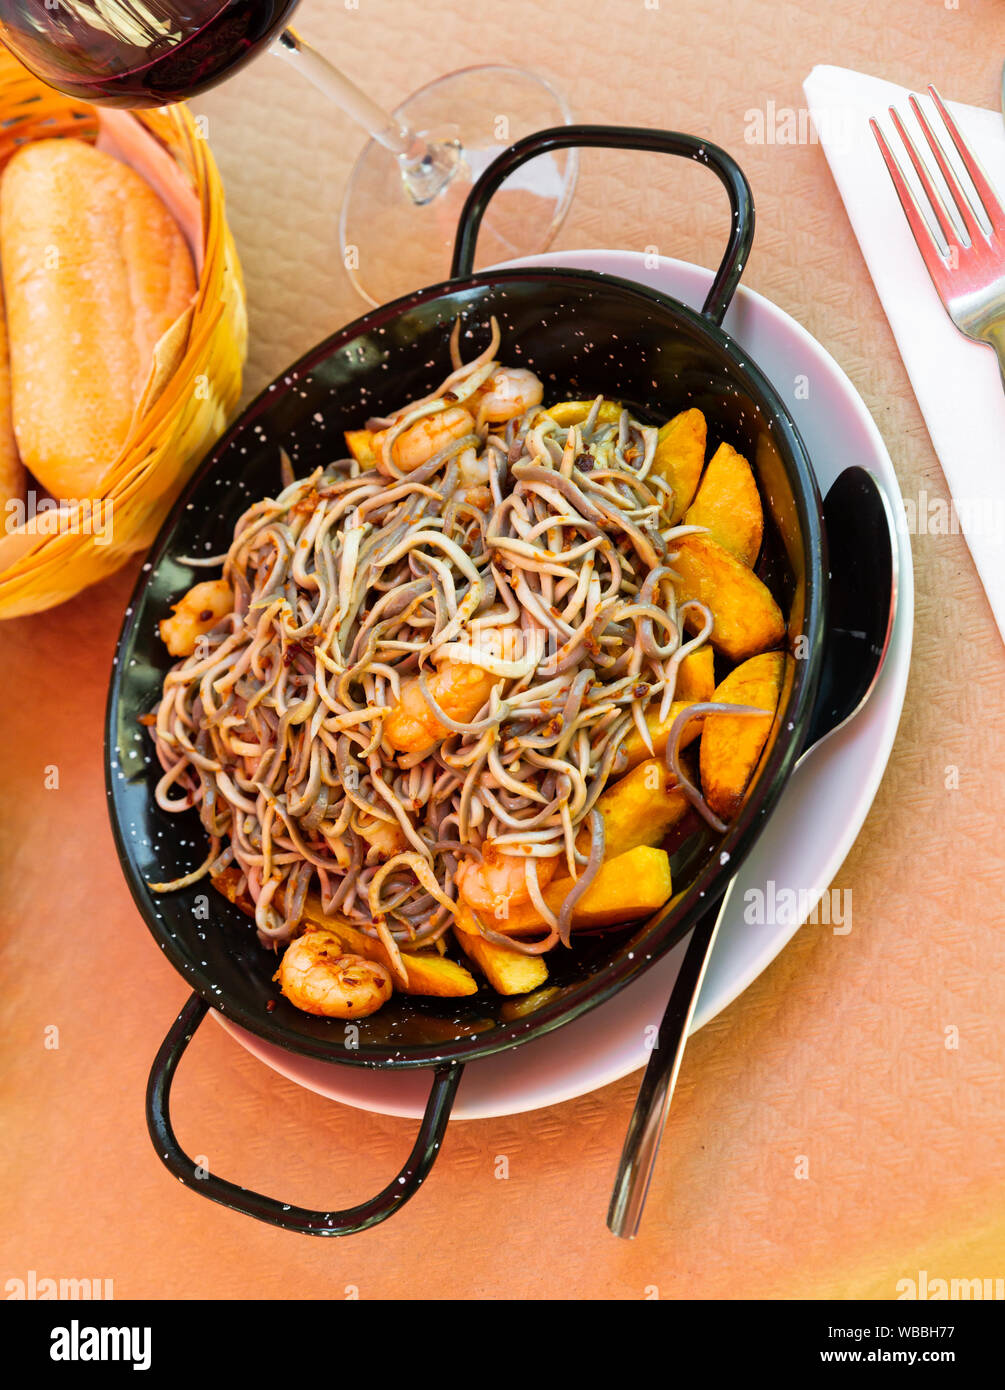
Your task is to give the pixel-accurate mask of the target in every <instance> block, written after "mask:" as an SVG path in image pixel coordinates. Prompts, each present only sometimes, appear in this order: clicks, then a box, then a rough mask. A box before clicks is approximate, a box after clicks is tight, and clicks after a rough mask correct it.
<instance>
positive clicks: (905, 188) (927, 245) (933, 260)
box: [869, 119, 949, 297]
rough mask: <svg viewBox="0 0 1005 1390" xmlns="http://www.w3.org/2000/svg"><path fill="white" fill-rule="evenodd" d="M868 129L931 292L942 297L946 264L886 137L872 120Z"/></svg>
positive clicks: (945, 278) (945, 279)
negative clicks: (911, 235)
mask: <svg viewBox="0 0 1005 1390" xmlns="http://www.w3.org/2000/svg"><path fill="white" fill-rule="evenodd" d="M869 126H870V129H871V130H872V133H873V135H875V137H876V143H877V144H878V145H879V148H880V152H881V154H882V156H883V159H884V160H885V161H886V167H887V169H888V171H889V174H890V178H891V179H892V180H893V186H894V188H895V189H896V190H897V197H898V198H899V199H900V206H901V207H902V208H903V209H904V216H905V217H906V218H907V221H908V224H909V226H910V228H911V231H912V232H913V233H914V240H915V241H916V242H917V243H918V250H919V251H920V252H921V255H922V258H923V259H924V262H925V265H926V266H927V267H928V273H929V275H930V276H931V277H932V282H933V284H934V285H935V288H936V289H937V290H938V292H939V294H940V295H942V294H943V286H944V285H945V284H946V281H947V277H948V273H949V272H948V269H947V266H946V262H945V261H944V260H943V259H942V253H941V252H940V250H939V248H938V246H937V245H936V244H935V238H934V237H933V236H932V230H931V228H930V227H929V225H928V222H927V221H926V219H925V214H924V213H923V212H922V211H921V207H920V206H919V204H918V200H917V198H915V196H914V193H913V192H912V190H911V185H910V184H909V183H908V182H907V180H906V179H905V178H904V175H903V172H902V171H901V167H900V165H899V164H898V163H897V156H896V155H895V154H894V152H893V150H892V149H891V148H890V146H889V144H888V143H887V139H886V136H885V135H884V134H883V132H882V131H881V130H880V128H879V125H878V124H877V122H876V121H875V120H873V119H870V121H869ZM943 297H944V296H943Z"/></svg>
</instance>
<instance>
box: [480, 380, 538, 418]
mask: <svg viewBox="0 0 1005 1390" xmlns="http://www.w3.org/2000/svg"><path fill="white" fill-rule="evenodd" d="M543 399H544V385H543V383H542V382H541V380H540V378H539V377H536V376H535V375H534V373H533V372H531V371H528V370H527V368H526V367H500V368H499V370H498V371H496V372H493V374H492V376H490V377H489V379H488V381H487V382H486V383H485V386H484V387H483V388H482V394H481V395H480V396H479V398H478V425H479V428H480V427H481V426H482V425H483V424H484V423H485V422H486V420H487V421H489V422H490V423H491V424H494V425H495V424H502V423H503V421H505V420H514V419H516V417H517V416H518V415H523V414H525V413H526V412H527V411H528V410H531V409H532V408H533V407H534V406H536V405H540V404H541V401H542V400H543Z"/></svg>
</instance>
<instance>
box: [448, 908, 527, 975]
mask: <svg viewBox="0 0 1005 1390" xmlns="http://www.w3.org/2000/svg"><path fill="white" fill-rule="evenodd" d="M454 936H455V938H456V939H457V944H458V945H459V946H460V947H461V950H462V951H464V953H465V954H466V955H468V956H470V957H471V959H472V960H473V961H474V962H475V964H476V965H478V966H480V967H481V971H482V974H483V975H484V976H485V978H486V980H488V982H489V984H490V985H491V986H492V988H493V989H494V990H495V991H496V993H497V994H529V993H530V992H531V990H532V989H537V987H538V986H539V985H543V984H544V982H545V980H547V978H548V967H547V965H545V963H544V958H543V956H525V955H524V954H523V952H522V951H517V950H516V949H515V948H514V947H512V946H500V945H498V944H497V943H496V942H495V941H486V940H485V938H484V937H483V936H482V935H481V934H480V933H479V931H478V928H477V926H476V925H475V918H474V914H473V913H472V911H471V909H470V908H469V907H467V906H466V905H465V904H463V903H462V904H461V906H460V908H459V910H458V913H457V916H456V918H455V919H454Z"/></svg>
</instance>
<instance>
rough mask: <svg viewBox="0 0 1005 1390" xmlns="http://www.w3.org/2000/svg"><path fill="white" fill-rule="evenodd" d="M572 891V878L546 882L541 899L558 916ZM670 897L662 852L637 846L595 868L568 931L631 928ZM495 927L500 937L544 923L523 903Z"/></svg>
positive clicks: (536, 927)
mask: <svg viewBox="0 0 1005 1390" xmlns="http://www.w3.org/2000/svg"><path fill="white" fill-rule="evenodd" d="M573 887H574V884H573V881H572V879H571V878H561V879H558V878H556V879H553V880H552V881H551V883H550V884H549V885H548V887H547V888H546V889H545V890H544V893H543V895H542V896H543V897H544V901H545V902H546V903H547V905H548V907H549V908H551V910H552V912H555V913H557V912H558V911H559V909H560V908H561V906H562V904H563V903H564V902H565V899H566V898H567V896H568V895H569V893H570V892H571V891H572V888H573ZM672 892H673V886H672V884H671V881H670V860H669V857H668V856H667V854H666V851H665V850H662V849H653V848H651V847H650V846H649V845H639V846H638V848H637V849H630V850H628V851H627V852H626V853H625V854H619V855H617V857H616V858H614V859H608V860H606V861H605V862H604V863H603V864H602V865H601V866H600V872H599V873H598V874H597V876H596V878H595V879H594V880H593V882H592V883H591V884H590V886H589V888H587V890H586V892H585V893H584V894H583V896H582V897H581V898H580V899H579V902H578V903H577V904H576V907H575V910H574V912H573V914H572V925H573V927H610V926H616V925H617V924H618V923H620V922H630V921H631V920H632V919H633V918H635V917H645V916H646V915H647V914H648V913H650V912H655V911H656V909H657V908H658V907H662V906H663V904H664V903H665V902H666V900H667V898H669V896H670V894H671V893H672ZM488 925H489V923H486V926H488ZM492 925H493V926H495V925H497V924H496V923H492ZM498 926H499V929H500V930H501V931H506V932H510V933H520V934H523V933H525V932H532V931H538V930H540V929H541V928H542V927H544V926H545V921H544V918H543V917H542V916H541V915H540V913H539V912H538V911H537V909H536V908H535V907H534V905H533V904H532V903H525V904H523V905H521V906H519V907H516V908H514V909H513V911H512V912H510V914H509V916H508V917H504V918H500V919H499V922H498Z"/></svg>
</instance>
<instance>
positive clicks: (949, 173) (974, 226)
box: [909, 94, 985, 243]
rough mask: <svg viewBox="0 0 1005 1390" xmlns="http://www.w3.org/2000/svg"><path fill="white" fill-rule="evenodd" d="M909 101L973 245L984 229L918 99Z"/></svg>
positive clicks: (912, 98)
mask: <svg viewBox="0 0 1005 1390" xmlns="http://www.w3.org/2000/svg"><path fill="white" fill-rule="evenodd" d="M909 100H910V103H911V110H912V111H913V112H914V114H915V116H916V117H917V118H918V124H919V125H920V126H921V129H922V131H923V132H924V135H925V139H926V140H927V141H928V143H929V146H930V147H931V151H932V154H934V155H935V162H936V163H937V164H938V166H939V168H940V169H941V170H942V177H943V178H944V179H945V181H946V187H947V188H948V189H949V196H950V197H951V198H952V200H953V202H954V203H955V204H956V211H957V212H958V213H959V214H960V217H961V218H962V220H963V225H964V227H966V229H967V235H968V236H969V238H970V240H971V243H974V242H976V240H977V238H978V236H981V237H983V236H984V235H985V232H984V228H983V227H982V226H981V224H980V223H979V222H978V220H977V216H976V214H975V212H974V209H973V207H972V205H971V202H970V199H969V198H968V197H967V194H966V193H965V192H964V189H963V185H962V184H961V183H960V181H959V179H958V178H957V177H956V174H955V172H954V170H953V166H952V165H951V164H950V162H949V160H948V159H947V158H946V152H945V150H944V149H943V148H942V142H941V141H940V140H939V137H938V136H937V135H936V133H935V131H934V130H933V129H932V124H931V122H930V121H929V119H928V117H927V116H926V115H925V113H924V111H922V109H921V103H920V102H919V101H918V98H917V97H916V96H914V95H913V94H912V96H911V97H910V98H909Z"/></svg>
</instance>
